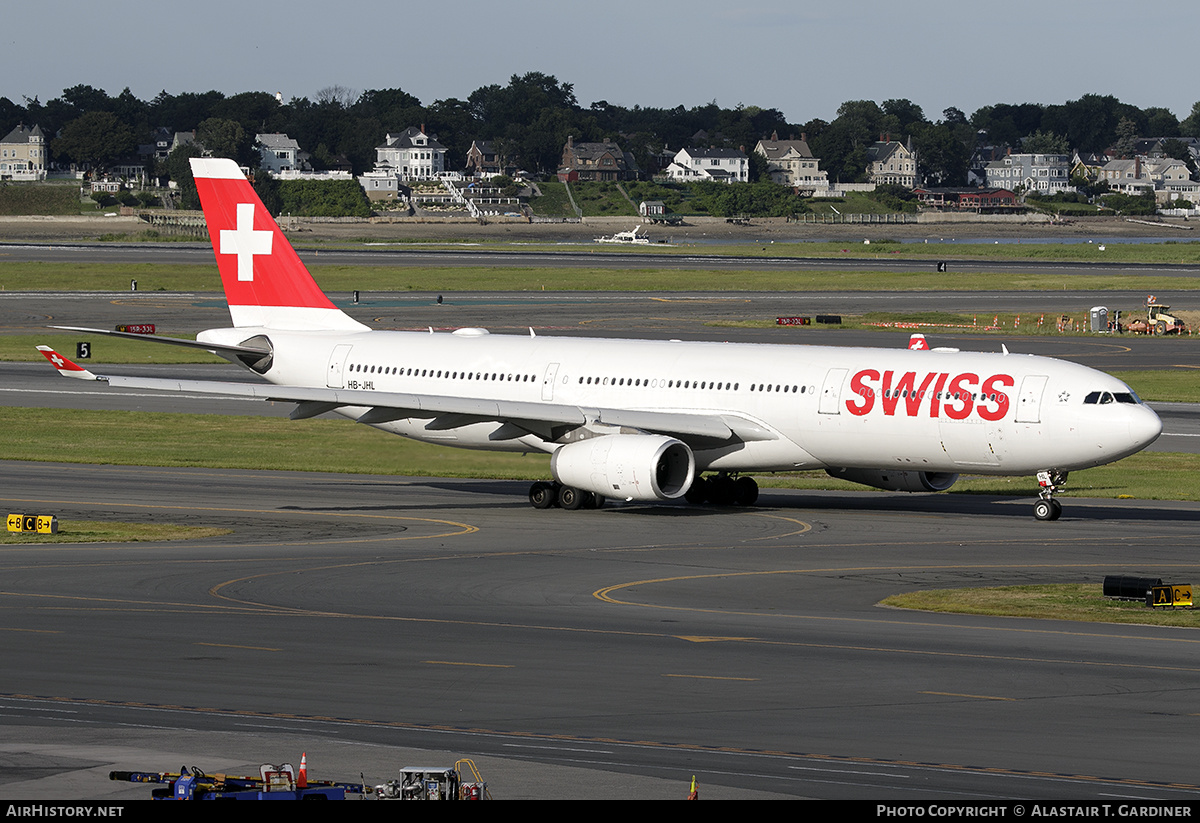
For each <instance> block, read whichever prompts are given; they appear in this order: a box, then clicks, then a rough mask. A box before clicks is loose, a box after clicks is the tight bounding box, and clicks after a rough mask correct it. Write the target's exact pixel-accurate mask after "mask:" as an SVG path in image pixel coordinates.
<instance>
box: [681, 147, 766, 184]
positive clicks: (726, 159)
mask: <svg viewBox="0 0 1200 823" xmlns="http://www.w3.org/2000/svg"><path fill="white" fill-rule="evenodd" d="M667 176H668V177H670V178H671V179H672V180H674V181H676V182H679V183H695V182H699V181H701V180H715V181H717V182H718V183H745V182H748V181H749V179H750V158H748V157H747V156H746V153H745V152H743V151H738V150H737V149H716V148H709V149H680V150H679V151H678V152H677V153H676V154H675V159H674V160H673V161H672V162H671V165H669V166H667Z"/></svg>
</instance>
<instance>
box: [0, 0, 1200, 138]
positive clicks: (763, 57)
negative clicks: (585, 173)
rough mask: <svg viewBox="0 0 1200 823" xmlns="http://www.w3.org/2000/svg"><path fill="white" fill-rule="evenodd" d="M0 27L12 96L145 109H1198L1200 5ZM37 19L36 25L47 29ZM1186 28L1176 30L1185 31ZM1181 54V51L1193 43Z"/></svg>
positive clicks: (1013, 0)
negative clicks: (532, 75) (257, 94)
mask: <svg viewBox="0 0 1200 823" xmlns="http://www.w3.org/2000/svg"><path fill="white" fill-rule="evenodd" d="M31 8H35V9H36V13H35V14H34V15H32V17H29V18H26V19H27V20H28V21H30V25H21V26H17V25H12V24H11V21H10V25H6V26H5V27H4V30H3V31H2V32H0V43H2V44H3V48H2V49H0V67H3V69H4V71H3V72H0V78H4V79H3V80H0V97H8V98H9V99H10V100H12V101H13V102H16V103H21V102H22V97H23V96H24V97H29V98H33V97H35V96H36V97H38V98H39V99H41V100H42V101H43V102H45V101H46V100H49V99H51V98H54V97H58V96H59V95H60V94H61V93H62V90H63V89H65V88H69V87H71V86H74V85H78V84H87V85H90V86H94V87H96V88H100V89H104V90H105V91H107V92H108V93H109V94H111V95H113V96H115V95H117V94H119V93H120V92H121V90H122V89H124V88H126V87H128V88H129V89H130V90H131V91H132V92H133V93H134V94H135V95H136V96H137V97H139V98H140V99H143V100H149V99H152V98H153V97H154V96H155V95H157V94H158V93H159V92H160V91H163V90H165V91H167V92H169V93H171V94H180V93H182V92H203V91H208V90H210V89H216V90H217V91H221V92H224V93H225V94H237V93H239V92H243V91H265V92H270V93H272V94H274V93H276V92H281V93H282V94H283V97H284V99H285V100H287V99H291V98H293V97H308V98H309V99H314V98H315V97H316V96H317V93H318V92H319V91H320V90H322V89H325V88H328V87H331V86H341V87H344V88H347V89H350V90H351V91H353V92H355V93H358V92H362V91H365V90H367V89H379V88H401V89H403V90H404V91H406V92H408V93H410V94H412V95H414V96H416V97H417V98H419V99H420V100H421V102H422V103H425V104H429V103H432V102H434V101H435V100H441V99H446V98H450V97H456V98H459V99H465V98H466V97H467V96H468V95H470V93H471V92H472V91H474V90H475V89H477V88H479V87H480V86H486V85H491V84H498V85H505V84H507V82H508V80H509V78H510V77H511V76H512V75H514V74H524V73H526V72H531V71H537V72H542V73H544V74H549V75H553V76H555V77H556V78H557V79H558V80H559V81H560V82H564V83H571V84H572V85H573V86H574V90H575V96H576V98H577V99H578V101H579V103H580V104H581V105H583V106H585V107H586V106H588V105H590V104H591V103H593V102H597V101H600V100H607V101H608V102H610V103H613V104H617V105H622V106H626V107H633V106H634V105H640V106H643V107H663V108H671V107H675V106H679V105H682V106H684V107H685V108H691V107H693V106H701V105H705V104H707V103H710V102H712V101H714V100H715V101H716V102H717V104H718V105H720V106H722V107H725V108H732V107H734V106H737V105H739V104H742V105H747V106H751V105H753V106H760V107H762V108H775V109H778V110H780V111H781V112H783V114H784V116H785V117H786V119H787V120H788V122H791V123H805V122H807V121H809V120H811V119H813V118H820V119H822V120H827V121H828V120H832V119H833V118H834V117H835V116H836V115H837V109H838V106H839V105H841V104H842V103H843V102H845V101H846V100H874V101H876V102H883V101H884V100H888V99H893V98H908V99H910V100H912V101H913V102H915V103H917V104H918V105H919V106H921V107H922V109H923V110H924V112H925V116H926V117H927V118H928V119H930V120H938V119H941V116H942V112H943V110H945V109H946V108H948V107H950V106H954V107H956V108H958V109H961V110H962V111H963V112H965V113H966V114H967V115H968V116H970V114H971V113H972V112H974V111H975V110H976V109H978V108H980V107H982V106H985V105H992V104H995V103H1025V102H1031V103H1044V104H1057V103H1063V102H1066V101H1067V100H1075V99H1078V98H1079V97H1081V96H1083V95H1085V94H1093V93H1094V94H1102V95H1109V94H1111V95H1114V96H1116V97H1117V98H1119V99H1120V100H1121V101H1122V102H1124V103H1130V104H1132V105H1135V106H1138V107H1139V108H1147V107H1150V106H1161V107H1165V108H1167V109H1170V110H1171V111H1172V112H1174V114H1175V115H1176V116H1177V117H1178V118H1179V119H1181V120H1182V119H1183V118H1184V117H1186V116H1187V115H1188V114H1189V113H1190V112H1191V108H1192V104H1193V103H1195V102H1197V101H1198V100H1200V85H1197V84H1196V83H1195V82H1194V78H1195V72H1194V69H1193V68H1192V64H1193V62H1194V61H1193V59H1192V52H1193V51H1194V39H1195V38H1194V37H1193V33H1194V32H1196V31H1198V30H1200V3H1197V2H1196V1H1195V0H1145V2H1142V3H1138V4H1130V3H1128V2H1124V1H1123V2H1117V1H1116V0H1087V2H1085V0H1007V1H1006V2H1004V3H983V2H977V0H886V2H885V0H845V1H844V2H840V3H838V2H829V0H826V2H821V3H816V2H811V1H810V0H737V1H736V2H729V0H725V2H711V0H691V1H690V2H681V0H640V2H637V1H635V0H604V2H601V3H579V2H572V0H556V1H552V0H509V2H507V3H498V2H494V0H492V1H490V2H485V1H484V0H457V2H454V3H448V4H446V5H442V4H440V3H407V2H403V0H399V1H398V0H390V2H380V0H342V2H340V3H331V2H328V1H326V2H321V3H318V2H313V0H289V2H286V3H284V2H275V0H254V1H253V2H245V0H241V1H240V2H233V0H201V2H190V3H176V2H166V3H152V4H147V3H145V2H140V0H139V2H132V0H105V2H100V3H86V4H84V3H79V2H78V0H39V2H38V3H37V4H36V5H35V6H34V7H31ZM34 21H36V22H34ZM1172 32H1174V35H1172ZM1172 43H1178V45H1177V46H1175V45H1172Z"/></svg>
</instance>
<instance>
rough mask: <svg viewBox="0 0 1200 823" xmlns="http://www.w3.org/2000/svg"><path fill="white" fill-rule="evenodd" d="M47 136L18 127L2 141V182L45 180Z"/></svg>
mask: <svg viewBox="0 0 1200 823" xmlns="http://www.w3.org/2000/svg"><path fill="white" fill-rule="evenodd" d="M45 179H46V136H45V135H44V134H42V130H41V129H40V128H38V127H37V126H33V127H32V128H26V127H25V124H24V123H22V124H20V125H18V126H17V127H16V128H15V129H13V130H12V131H10V132H9V133H8V134H6V135H5V136H4V139H3V140H0V180H45Z"/></svg>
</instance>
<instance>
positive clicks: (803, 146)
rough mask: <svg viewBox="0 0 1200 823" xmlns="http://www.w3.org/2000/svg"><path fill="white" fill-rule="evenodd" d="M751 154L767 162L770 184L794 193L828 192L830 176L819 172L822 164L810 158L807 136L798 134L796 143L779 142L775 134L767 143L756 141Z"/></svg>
mask: <svg viewBox="0 0 1200 823" xmlns="http://www.w3.org/2000/svg"><path fill="white" fill-rule="evenodd" d="M754 151H755V152H756V153H758V154H760V155H762V156H763V157H764V158H766V161H767V173H768V174H769V175H770V178H771V182H772V183H778V184H779V185H781V186H791V187H793V188H796V189H810V190H812V189H827V188H829V175H828V174H827V173H826V172H823V171H821V161H820V160H818V159H817V158H815V157H813V154H812V150H810V149H809V147H808V135H806V134H801V135H800V139H799V140H780V139H779V135H778V134H777V133H772V134H771V139H770V140H759V141H758V145H757V146H755V147H754Z"/></svg>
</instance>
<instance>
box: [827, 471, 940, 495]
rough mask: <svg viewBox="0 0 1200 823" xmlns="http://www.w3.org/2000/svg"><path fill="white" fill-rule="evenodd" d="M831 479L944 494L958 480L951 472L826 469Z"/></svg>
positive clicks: (900, 490) (896, 489)
mask: <svg viewBox="0 0 1200 823" xmlns="http://www.w3.org/2000/svg"><path fill="white" fill-rule="evenodd" d="M825 472H826V473H827V474H828V475H829V476H830V477H836V478H837V479H838V480H849V481H850V482H851V483H861V484H863V485H864V486H874V487H875V488H877V489H887V490H888V491H893V492H944V491H945V490H946V489H948V488H950V487H951V486H953V485H954V484H955V482H956V481H957V480H958V475H957V474H951V473H950V472H915V471H903V470H899V469H896V470H892V469H826V470H825Z"/></svg>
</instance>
